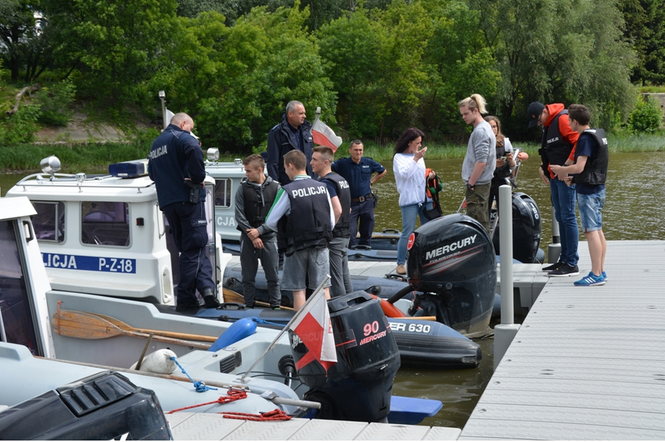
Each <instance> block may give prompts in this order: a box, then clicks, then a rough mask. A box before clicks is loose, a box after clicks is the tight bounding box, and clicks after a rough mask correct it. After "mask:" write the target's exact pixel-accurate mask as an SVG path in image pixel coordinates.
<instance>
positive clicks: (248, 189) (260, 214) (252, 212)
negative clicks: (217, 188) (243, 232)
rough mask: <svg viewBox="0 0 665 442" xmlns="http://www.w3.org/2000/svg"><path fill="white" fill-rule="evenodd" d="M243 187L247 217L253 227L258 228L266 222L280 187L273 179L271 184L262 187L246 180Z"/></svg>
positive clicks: (242, 183)
mask: <svg viewBox="0 0 665 442" xmlns="http://www.w3.org/2000/svg"><path fill="white" fill-rule="evenodd" d="M266 179H269V177H266ZM241 185H242V192H243V199H244V202H245V217H246V218H247V222H249V224H250V225H251V226H252V227H254V228H257V227H259V226H261V225H262V224H263V223H264V222H265V219H266V215H268V212H269V211H270V208H271V207H272V203H273V202H274V201H275V196H277V190H278V188H279V186H278V185H277V183H276V182H275V181H273V180H272V179H270V182H269V183H267V184H265V185H263V186H260V187H259V186H257V185H254V184H250V183H249V182H248V181H244V180H243V181H242V182H241ZM238 230H240V226H238Z"/></svg>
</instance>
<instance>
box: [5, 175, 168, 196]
mask: <svg viewBox="0 0 665 442" xmlns="http://www.w3.org/2000/svg"><path fill="white" fill-rule="evenodd" d="M106 180H113V181H111V182H106ZM118 181H120V182H122V179H119V178H118V177H114V176H113V175H98V176H86V175H85V174H82V173H78V174H75V175H74V174H64V173H56V174H54V176H53V179H52V178H51V175H49V174H44V173H35V174H32V175H28V176H26V177H24V178H22V179H21V180H20V181H19V182H18V183H16V187H23V188H24V190H25V188H26V187H32V186H44V185H49V186H54V187H58V186H62V187H72V186H74V185H76V186H78V187H79V188H82V187H87V186H88V185H90V187H96V188H99V187H103V188H105V189H132V188H134V189H136V190H137V192H138V193H141V191H142V189H147V188H149V187H152V186H154V185H155V183H154V181H152V180H147V182H143V183H133V184H131V185H128V184H114V183H117V182H118ZM93 184H94V186H93Z"/></svg>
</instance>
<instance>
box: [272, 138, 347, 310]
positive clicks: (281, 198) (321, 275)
mask: <svg viewBox="0 0 665 442" xmlns="http://www.w3.org/2000/svg"><path fill="white" fill-rule="evenodd" d="M284 170H285V171H286V174H287V175H288V177H289V179H290V180H291V182H290V183H288V184H285V185H284V186H282V188H281V189H280V190H279V192H277V197H276V198H275V202H274V203H273V205H272V207H271V208H270V211H269V212H268V216H267V217H266V225H267V226H268V227H270V228H271V229H273V230H275V231H277V245H278V246H279V251H280V252H281V251H284V253H285V255H286V256H285V257H284V272H283V273H282V288H283V289H284V290H291V291H293V308H295V309H296V310H299V309H300V307H302V306H303V305H304V304H305V300H306V298H305V293H306V289H307V288H310V289H316V288H317V287H318V286H319V284H320V283H321V282H322V281H323V280H324V279H325V277H326V275H327V274H328V273H329V272H330V261H329V255H328V242H329V241H330V240H331V239H332V230H333V228H334V227H335V212H334V210H333V207H332V202H331V201H330V195H329V194H328V189H327V187H326V185H325V184H324V183H321V182H319V181H315V180H313V179H312V177H311V176H309V175H307V158H306V157H305V154H304V153H302V152H301V151H299V150H295V149H294V150H291V151H289V152H287V153H286V154H285V155H284ZM339 213H341V211H340V212H339ZM278 225H279V227H278ZM324 285H325V287H324V289H323V291H324V292H325V295H326V299H330V290H329V288H328V287H330V281H328V282H327V283H326V284H324Z"/></svg>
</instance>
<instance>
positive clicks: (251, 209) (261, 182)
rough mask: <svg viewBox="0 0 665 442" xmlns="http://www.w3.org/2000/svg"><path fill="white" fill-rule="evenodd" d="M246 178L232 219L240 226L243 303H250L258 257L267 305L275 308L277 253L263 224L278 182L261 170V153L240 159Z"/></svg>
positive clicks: (277, 301)
mask: <svg viewBox="0 0 665 442" xmlns="http://www.w3.org/2000/svg"><path fill="white" fill-rule="evenodd" d="M242 163H243V165H244V166H245V175H246V178H243V179H242V181H241V182H240V187H238V190H237V191H236V198H235V203H236V209H235V213H236V222H237V223H238V227H237V228H238V230H240V267H241V269H242V290H243V295H244V297H245V305H247V307H249V308H253V307H254V295H255V293H256V285H255V280H256V271H257V270H258V265H259V259H260V260H261V266H262V267H263V271H264V273H265V275H266V280H267V281H268V296H269V297H270V306H271V307H272V308H273V309H279V306H280V303H281V299H282V293H281V291H280V289H279V273H278V265H279V255H278V253H277V237H276V236H275V232H274V231H273V230H272V229H270V228H269V227H268V226H266V225H265V218H266V215H267V214H268V210H270V207H272V204H273V202H274V201H275V197H276V196H277V191H278V190H279V188H280V186H279V183H278V182H276V181H274V180H273V179H272V178H271V177H269V176H268V177H267V176H266V175H265V174H264V173H263V169H264V168H265V161H264V160H263V158H262V157H261V155H250V156H248V157H247V158H245V159H244V160H243V162H242Z"/></svg>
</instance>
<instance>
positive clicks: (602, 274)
mask: <svg viewBox="0 0 665 442" xmlns="http://www.w3.org/2000/svg"><path fill="white" fill-rule="evenodd" d="M600 276H602V277H603V279H604V280H605V281H607V273H605V270H603V273H601V274H600Z"/></svg>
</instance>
